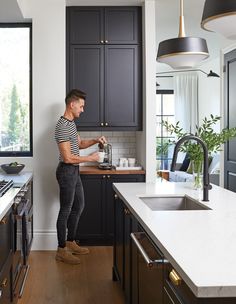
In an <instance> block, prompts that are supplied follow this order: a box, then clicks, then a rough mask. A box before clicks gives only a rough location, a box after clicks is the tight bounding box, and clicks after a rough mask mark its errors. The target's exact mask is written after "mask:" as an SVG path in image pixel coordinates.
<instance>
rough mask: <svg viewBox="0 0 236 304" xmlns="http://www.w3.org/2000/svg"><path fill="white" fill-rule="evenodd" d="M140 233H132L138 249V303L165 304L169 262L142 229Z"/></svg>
mask: <svg viewBox="0 0 236 304" xmlns="http://www.w3.org/2000/svg"><path fill="white" fill-rule="evenodd" d="M139 231H141V232H135V233H131V238H132V239H133V241H134V243H135V245H136V246H137V249H138V274H137V276H138V277H137V284H138V286H137V290H138V303H139V304H147V303H163V284H164V264H165V263H166V262H167V261H166V260H165V259H164V256H163V254H162V253H161V252H160V250H159V249H158V248H157V247H156V246H155V245H154V244H153V242H152V241H151V240H150V239H149V238H148V236H147V235H146V233H145V232H144V231H142V228H141V227H139Z"/></svg>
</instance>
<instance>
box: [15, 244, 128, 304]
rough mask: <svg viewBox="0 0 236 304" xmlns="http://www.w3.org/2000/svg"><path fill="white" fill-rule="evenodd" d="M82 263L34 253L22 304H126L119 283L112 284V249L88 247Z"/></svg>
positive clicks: (48, 254)
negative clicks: (61, 260) (62, 260)
mask: <svg viewBox="0 0 236 304" xmlns="http://www.w3.org/2000/svg"><path fill="white" fill-rule="evenodd" d="M89 249H90V254H89V255H84V256H80V259H81V264H79V265H75V266H74V265H68V264H64V263H62V262H57V261H56V260H55V251H32V252H31V253H30V258H29V264H30V270H29V274H28V278H27V281H26V285H25V289H24V293H23V296H22V298H21V299H20V300H19V301H18V303H19V304H65V303H67V304H124V298H123V293H122V291H121V287H120V284H119V283H118V282H113V281H112V259H113V257H112V247H109V246H106V247H105V246H104V247H103V246H97V247H89Z"/></svg>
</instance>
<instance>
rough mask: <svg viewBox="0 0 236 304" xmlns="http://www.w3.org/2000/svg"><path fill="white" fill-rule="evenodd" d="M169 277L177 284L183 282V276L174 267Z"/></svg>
mask: <svg viewBox="0 0 236 304" xmlns="http://www.w3.org/2000/svg"><path fill="white" fill-rule="evenodd" d="M169 279H170V280H171V282H172V283H173V284H174V285H176V286H179V285H180V284H181V282H182V279H181V277H180V276H179V275H178V273H177V272H176V271H175V270H174V269H172V270H171V272H170V273H169Z"/></svg>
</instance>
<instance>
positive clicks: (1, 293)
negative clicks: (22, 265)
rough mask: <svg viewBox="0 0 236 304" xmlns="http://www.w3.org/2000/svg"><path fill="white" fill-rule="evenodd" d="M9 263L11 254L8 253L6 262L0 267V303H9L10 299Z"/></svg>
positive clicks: (10, 275)
mask: <svg viewBox="0 0 236 304" xmlns="http://www.w3.org/2000/svg"><path fill="white" fill-rule="evenodd" d="M11 263H12V255H9V256H8V258H7V260H6V263H5V264H4V266H3V267H2V268H1V269H0V304H10V303H11V299H12V291H11V278H12V273H11Z"/></svg>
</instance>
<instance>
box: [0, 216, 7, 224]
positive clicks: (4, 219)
mask: <svg viewBox="0 0 236 304" xmlns="http://www.w3.org/2000/svg"><path fill="white" fill-rule="evenodd" d="M6 223H7V217H4V218H3V219H1V221H0V225H6Z"/></svg>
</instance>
